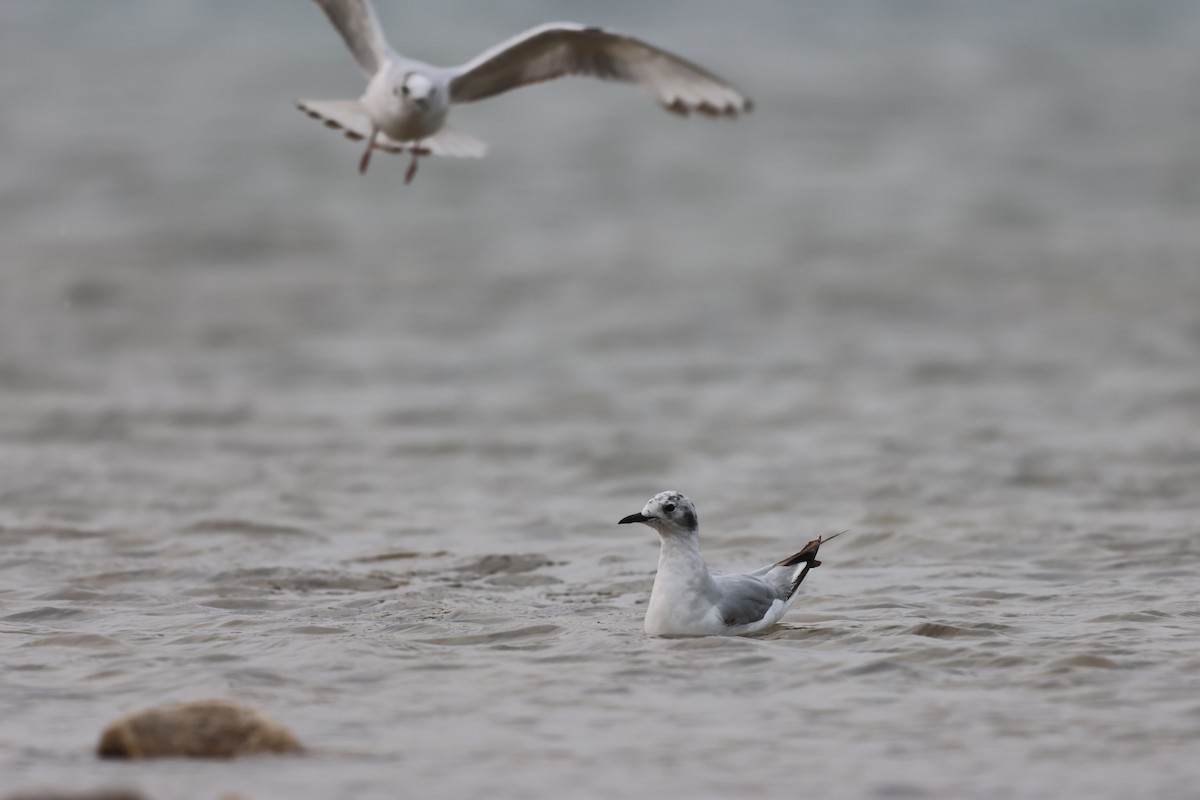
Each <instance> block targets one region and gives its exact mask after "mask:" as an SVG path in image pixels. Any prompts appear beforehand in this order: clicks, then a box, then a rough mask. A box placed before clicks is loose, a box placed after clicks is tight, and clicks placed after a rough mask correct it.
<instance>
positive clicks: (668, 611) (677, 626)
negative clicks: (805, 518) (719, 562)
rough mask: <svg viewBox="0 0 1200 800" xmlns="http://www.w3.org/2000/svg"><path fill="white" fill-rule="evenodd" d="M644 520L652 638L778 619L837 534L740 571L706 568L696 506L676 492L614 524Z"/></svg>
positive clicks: (749, 627) (736, 629)
mask: <svg viewBox="0 0 1200 800" xmlns="http://www.w3.org/2000/svg"><path fill="white" fill-rule="evenodd" d="M631 522H642V523H645V524H646V525H649V526H650V527H651V528H654V530H656V531H658V535H659V537H660V538H661V540H662V547H661V549H660V551H659V556H658V574H657V575H655V576H654V589H653V590H651V592H650V605H649V607H647V609H646V633H648V634H649V635H651V636H718V635H723V636H740V635H742V634H747V633H754V632H756V631H761V630H763V629H764V628H767V627H769V626H771V625H774V624H775V623H776V622H778V621H779V619H780V617H782V616H783V615H784V612H786V611H787V610H788V608H789V607H790V606H791V604H792V602H793V601H795V599H796V594H797V590H798V589H799V588H800V584H801V583H802V582H803V581H804V578H805V576H806V575H808V571H809V570H810V569H814V568H815V567H819V566H821V562H820V561H818V560H817V551H818V550H819V549H820V547H821V545H822V544H824V543H825V542H827V541H829V540H830V539H833V538H835V537H837V536H840V535H841V534H840V533H835V534H833V536H829V537H826V538H824V539H822V538H821V537H817V538H816V539H813V540H812V541H811V542H809V543H808V544H806V545H804V548H803V549H801V550H800V552H798V553H795V554H794V555H790V556H788V557H787V558H785V559H783V560H782V561H778V562H776V563H774V564H770V565H768V566H765V567H763V568H762V569H756V570H755V571H754V572H750V573H746V574H744V575H726V574H724V573H720V572H710V571H709V569H708V565H706V564H705V563H704V559H703V558H702V557H701V556H700V530H699V526H698V524H697V519H696V507H695V506H694V505H692V501H691V500H689V499H688V498H687V497H686V496H685V495H682V494H680V493H679V492H660V493H659V494H656V495H654V497H652V498H650V500H649V501H647V503H646V507H645V508H643V509H642V510H641V512H640V513H638V514H630V515H629V516H628V517H625V518H624V519H622V520H621V521H620V522H619V523H618V524H619V525H626V524H628V523H631Z"/></svg>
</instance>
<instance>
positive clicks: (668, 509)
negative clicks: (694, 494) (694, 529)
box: [663, 503, 675, 514]
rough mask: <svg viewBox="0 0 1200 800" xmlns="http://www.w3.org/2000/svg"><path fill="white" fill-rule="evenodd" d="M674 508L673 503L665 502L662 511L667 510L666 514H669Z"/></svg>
mask: <svg viewBox="0 0 1200 800" xmlns="http://www.w3.org/2000/svg"><path fill="white" fill-rule="evenodd" d="M674 510H675V504H674V503H667V504H666V505H665V506H663V511H665V512H667V513H668V514H670V513H671V512H672V511H674Z"/></svg>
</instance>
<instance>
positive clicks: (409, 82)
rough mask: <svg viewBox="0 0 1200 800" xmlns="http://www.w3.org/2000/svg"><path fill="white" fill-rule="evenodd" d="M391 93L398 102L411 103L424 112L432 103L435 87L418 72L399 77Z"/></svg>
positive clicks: (427, 78) (426, 77)
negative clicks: (398, 99)
mask: <svg viewBox="0 0 1200 800" xmlns="http://www.w3.org/2000/svg"><path fill="white" fill-rule="evenodd" d="M392 92H393V94H395V95H396V97H398V98H400V102H402V103H406V104H407V103H412V104H413V105H415V106H416V107H417V108H420V109H421V110H422V111H424V110H425V109H426V108H428V107H429V104H430V103H431V102H433V96H434V94H435V93H436V92H437V87H436V86H434V85H433V81H431V80H430V79H429V76H427V75H422V74H421V73H419V72H405V73H404V74H403V75H401V76H400V81H399V82H398V83H397V84H396V87H395V88H394V89H393V90H392Z"/></svg>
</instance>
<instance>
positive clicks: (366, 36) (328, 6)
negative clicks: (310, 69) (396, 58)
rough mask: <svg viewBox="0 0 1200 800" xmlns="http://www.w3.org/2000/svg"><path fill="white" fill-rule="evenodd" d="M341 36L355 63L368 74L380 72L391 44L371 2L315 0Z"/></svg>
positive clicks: (359, 0) (366, 0)
mask: <svg viewBox="0 0 1200 800" xmlns="http://www.w3.org/2000/svg"><path fill="white" fill-rule="evenodd" d="M313 2H314V3H316V4H317V5H319V6H320V7H321V10H322V11H324V12H325V16H327V17H329V21H330V22H332V23H333V27H334V28H335V29H337V32H338V33H339V34H340V35H341V37H342V41H344V42H345V43H346V47H349V48H350V52H351V53H352V54H353V55H354V60H355V61H357V62H358V65H359V66H360V67H362V71H363V72H365V73H367V75H374V74H375V73H376V72H378V71H379V68H380V67H381V66H382V65H383V62H385V61H386V60H387V57H388V51H389V48H388V43H387V39H386V38H384V35H383V28H381V27H379V20H378V19H377V18H376V17H375V9H374V8H372V7H371V0H313Z"/></svg>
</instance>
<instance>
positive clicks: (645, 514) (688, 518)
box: [617, 492, 698, 534]
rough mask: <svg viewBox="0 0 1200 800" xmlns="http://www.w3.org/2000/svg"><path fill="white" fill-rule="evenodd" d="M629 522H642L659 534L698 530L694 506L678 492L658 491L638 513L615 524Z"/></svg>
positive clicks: (693, 532) (694, 531) (692, 532)
mask: <svg viewBox="0 0 1200 800" xmlns="http://www.w3.org/2000/svg"><path fill="white" fill-rule="evenodd" d="M630 522H644V523H645V524H647V525H649V526H650V527H651V528H654V529H655V530H656V531H658V532H659V533H661V534H668V533H681V534H695V533H696V532H697V530H698V527H697V526H698V522H697V518H696V507H695V506H694V505H692V501H691V500H689V499H688V498H687V495H684V494H680V493H679V492H659V493H658V494H656V495H654V497H651V498H650V499H649V500H647V501H646V507H645V508H643V509H642V511H641V513H640V514H630V515H629V516H628V517H625V518H624V519H622V520H621V521H620V522H618V523H617V524H618V525H626V524H628V523H630Z"/></svg>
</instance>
